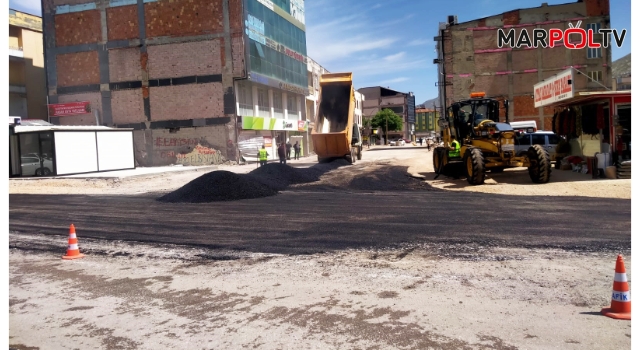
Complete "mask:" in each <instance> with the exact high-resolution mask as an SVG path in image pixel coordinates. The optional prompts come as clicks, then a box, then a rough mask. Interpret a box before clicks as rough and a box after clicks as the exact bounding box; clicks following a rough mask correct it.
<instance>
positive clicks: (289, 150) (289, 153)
mask: <svg viewBox="0 0 640 350" xmlns="http://www.w3.org/2000/svg"><path fill="white" fill-rule="evenodd" d="M291 147H292V146H291V141H289V140H287V160H291Z"/></svg>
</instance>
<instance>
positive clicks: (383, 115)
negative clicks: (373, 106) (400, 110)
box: [371, 108, 402, 133]
mask: <svg viewBox="0 0 640 350" xmlns="http://www.w3.org/2000/svg"><path fill="white" fill-rule="evenodd" d="M387 123H388V126H389V131H399V130H402V118H400V116H398V115H397V114H396V113H395V112H394V111H392V110H390V109H388V108H385V109H383V110H381V111H379V112H378V113H376V115H374V116H373V118H372V119H371V127H372V128H374V129H377V128H381V129H382V132H383V133H384V132H386V131H385V130H386V127H387Z"/></svg>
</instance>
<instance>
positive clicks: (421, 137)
mask: <svg viewBox="0 0 640 350" xmlns="http://www.w3.org/2000/svg"><path fill="white" fill-rule="evenodd" d="M422 140H423V138H422V137H421V138H420V146H422Z"/></svg>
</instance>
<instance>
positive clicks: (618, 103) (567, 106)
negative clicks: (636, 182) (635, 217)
mask: <svg viewBox="0 0 640 350" xmlns="http://www.w3.org/2000/svg"><path fill="white" fill-rule="evenodd" d="M572 81H573V72H572V70H571V69H568V70H567V71H565V72H563V73H560V74H558V76H557V77H556V78H555V79H553V80H550V81H546V82H541V83H538V84H536V85H535V86H534V91H535V107H547V108H549V107H551V108H553V110H554V116H553V120H552V128H553V132H554V133H556V134H557V135H559V136H561V137H563V138H564V140H565V141H566V144H565V145H562V146H559V147H558V149H557V153H558V155H557V157H558V159H552V160H557V163H556V167H557V168H558V167H559V166H560V165H561V162H562V159H565V160H566V158H567V157H574V158H572V160H573V162H574V163H573V164H572V167H573V169H575V166H576V165H580V164H577V163H576V162H577V161H579V160H580V159H578V157H579V158H581V159H582V160H583V161H582V162H581V163H583V165H585V166H584V167H583V169H584V171H583V172H585V173H592V174H593V175H594V177H595V176H596V175H598V174H600V175H602V174H603V173H604V171H605V170H606V168H607V167H612V166H614V165H616V166H617V167H618V175H617V177H618V178H624V177H626V175H627V173H629V176H630V171H629V172H627V171H620V168H621V167H626V165H628V161H630V160H631V91H630V90H625V91H611V90H606V91H583V92H575V91H574V89H573V85H572V84H571V82H572ZM560 148H562V149H560ZM560 158H562V159H560ZM594 159H595V161H594ZM592 162H593V163H592ZM565 163H566V162H565ZM568 168H569V167H567V169H568ZM593 169H602V171H601V172H598V171H597V170H593ZM612 173H613V172H612V171H610V174H612ZM622 173H624V174H622ZM608 177H613V176H612V175H608Z"/></svg>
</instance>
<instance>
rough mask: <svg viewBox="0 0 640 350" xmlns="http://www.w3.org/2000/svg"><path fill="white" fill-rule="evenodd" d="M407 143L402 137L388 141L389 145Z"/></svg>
mask: <svg viewBox="0 0 640 350" xmlns="http://www.w3.org/2000/svg"><path fill="white" fill-rule="evenodd" d="M406 144H407V143H406V142H405V140H403V139H395V140H390V141H389V146H404V145H406Z"/></svg>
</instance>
